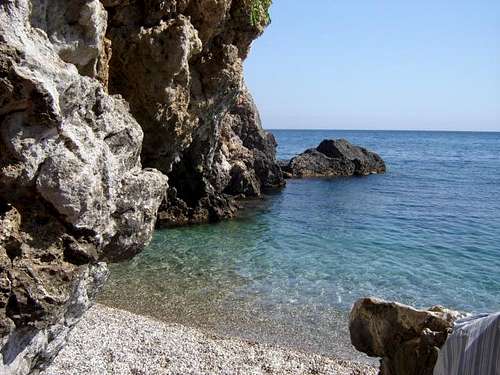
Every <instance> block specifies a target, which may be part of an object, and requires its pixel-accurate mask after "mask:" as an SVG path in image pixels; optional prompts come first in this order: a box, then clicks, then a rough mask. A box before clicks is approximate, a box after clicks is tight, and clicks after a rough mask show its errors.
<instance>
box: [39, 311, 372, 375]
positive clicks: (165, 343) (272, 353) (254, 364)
mask: <svg viewBox="0 0 500 375" xmlns="http://www.w3.org/2000/svg"><path fill="white" fill-rule="evenodd" d="M376 373H377V370H376V369H375V368H374V367H371V366H369V365H366V364H361V363H357V362H351V361H345V360H338V359H334V358H329V357H324V356H320V355H316V354H309V353H307V354H306V353H301V352H297V351H293V350H288V349H284V348H279V347H275V346H270V345H263V344H259V343H255V342H248V341H242V340H238V339H233V338H221V337H216V336H213V335H210V334H207V333H204V332H202V331H199V330H196V329H193V328H189V327H185V326H182V325H178V324H169V323H165V322H161V321H157V320H154V319H152V318H148V317H145V316H141V315H136V314H132V313H130V312H127V311H124V310H118V309H113V308H109V307H106V306H103V305H99V304H97V305H95V306H94V307H93V308H92V309H91V310H90V311H89V312H88V313H87V314H86V315H85V316H84V317H83V319H82V320H81V321H80V322H79V323H78V325H77V326H76V327H75V329H74V330H73V331H72V333H71V335H70V339H69V343H68V345H67V346H66V347H65V348H64V349H63V350H62V351H61V352H60V354H59V356H58V357H57V358H56V360H55V362H54V363H53V364H52V365H51V367H49V368H48V369H47V370H45V371H44V372H42V375H66V374H68V375H69V374H71V375H87V374H92V375H105V374H116V375H150V374H151V375H163V374H165V375H166V374H172V375H173V374H178V375H181V374H193V375H194V374H197V375H198V374H200V375H201V374H227V375H229V374H241V375H247V374H332V375H372V374H373V375H375V374H376Z"/></svg>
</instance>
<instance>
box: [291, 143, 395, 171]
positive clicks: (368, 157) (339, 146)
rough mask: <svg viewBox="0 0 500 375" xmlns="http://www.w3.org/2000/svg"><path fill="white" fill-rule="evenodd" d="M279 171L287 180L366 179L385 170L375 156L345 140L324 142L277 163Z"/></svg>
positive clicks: (378, 157) (379, 158)
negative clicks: (338, 177)
mask: <svg viewBox="0 0 500 375" xmlns="http://www.w3.org/2000/svg"><path fill="white" fill-rule="evenodd" d="M281 168H282V170H283V173H284V174H285V176H286V177H288V178H293V177H335V176H366V175H369V174H375V173H385V171H386V167H385V162H384V161H383V160H382V158H381V157H380V156H379V155H378V154H376V153H374V152H371V151H368V150H367V149H365V148H363V147H359V146H355V145H352V144H351V143H349V142H348V141H346V140H345V139H338V140H333V139H325V140H323V141H322V142H321V143H320V144H319V146H318V147H316V148H311V149H308V150H306V151H304V152H303V153H302V154H300V155H297V156H295V157H294V158H292V159H291V160H290V161H288V162H281Z"/></svg>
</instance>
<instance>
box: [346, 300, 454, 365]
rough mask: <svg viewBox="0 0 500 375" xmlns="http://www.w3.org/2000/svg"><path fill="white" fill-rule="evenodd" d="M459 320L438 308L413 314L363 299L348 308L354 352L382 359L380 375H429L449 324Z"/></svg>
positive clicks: (406, 308)
mask: <svg viewBox="0 0 500 375" xmlns="http://www.w3.org/2000/svg"><path fill="white" fill-rule="evenodd" d="M463 316H464V314H461V313H459V312H457V311H452V310H448V309H445V308H443V307H440V306H435V307H432V308H430V309H429V310H416V309H414V308H412V307H410V306H405V305H402V304H399V303H395V302H386V301H382V300H379V299H375V298H364V299H361V300H359V301H357V302H356V303H355V304H354V307H353V308H352V311H351V315H350V319H349V331H350V333H351V342H352V344H353V345H354V347H355V348H356V349H357V350H359V351H361V352H364V353H366V354H368V355H369V356H370V357H381V358H382V359H381V361H380V374H383V375H432V373H433V369H434V366H435V364H436V361H437V359H438V354H439V349H440V348H441V347H442V346H443V345H444V343H445V341H446V338H447V337H448V334H449V333H450V332H451V330H452V326H453V322H454V321H455V320H456V319H458V318H460V317H463Z"/></svg>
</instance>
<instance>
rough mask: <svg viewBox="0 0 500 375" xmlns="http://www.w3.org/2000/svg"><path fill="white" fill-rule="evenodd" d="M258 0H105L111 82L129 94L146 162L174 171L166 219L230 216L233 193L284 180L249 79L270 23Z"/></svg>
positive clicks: (256, 192)
mask: <svg viewBox="0 0 500 375" xmlns="http://www.w3.org/2000/svg"><path fill="white" fill-rule="evenodd" d="M259 4H260V2H259V1H256V0H251V1H250V0H233V1H230V0H223V1H222V0H218V1H216V0H206V1H187V0H183V1H105V2H104V5H105V6H106V7H107V9H108V11H109V15H110V16H109V26H108V31H107V34H106V35H107V38H108V39H109V40H110V41H111V45H112V51H113V52H112V53H113V57H112V59H111V62H110V67H109V91H110V93H118V94H121V95H123V97H124V98H125V99H126V100H127V101H128V102H129V103H130V108H131V112H132V113H133V115H134V117H135V118H136V119H138V121H139V123H140V124H141V126H142V128H143V130H144V145H143V151H142V160H143V164H144V165H145V166H148V167H153V168H157V169H159V170H160V171H162V172H163V173H165V174H167V175H168V176H169V177H170V181H171V183H170V185H171V186H170V189H169V191H168V199H167V200H166V201H165V202H164V204H163V205H162V206H161V208H160V213H159V222H160V225H165V226H169V225H180V224H188V223H198V222H204V221H215V220H220V219H221V218H225V217H231V216H233V215H234V213H235V210H236V204H235V202H234V200H233V198H232V197H233V196H235V195H240V194H244V195H245V196H260V195H261V193H262V189H263V188H266V187H272V186H281V185H282V184H283V177H282V174H281V171H280V169H279V167H278V166H277V163H276V159H275V143H274V141H273V139H272V138H270V137H269V136H268V135H267V134H266V133H265V132H264V131H263V130H262V127H261V125H260V120H259V117H258V112H257V109H256V107H255V105H254V103H253V100H252V97H251V96H250V93H249V92H248V90H246V88H245V85H244V82H243V59H244V58H245V57H246V56H247V54H248V52H249V48H250V44H251V42H252V41H253V40H254V39H255V38H256V37H257V36H258V35H260V33H261V32H262V31H263V27H264V26H265V22H266V21H265V19H263V20H262V22H260V23H252V21H251V17H250V15H249V12H250V11H251V9H252V7H253V8H255V6H256V5H259ZM260 10H261V11H265V10H264V9H260Z"/></svg>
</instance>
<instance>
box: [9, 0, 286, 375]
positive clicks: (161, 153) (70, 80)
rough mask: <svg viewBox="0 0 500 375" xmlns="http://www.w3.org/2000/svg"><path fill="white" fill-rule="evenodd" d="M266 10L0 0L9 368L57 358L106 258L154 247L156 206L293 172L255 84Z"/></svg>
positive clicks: (196, 202) (173, 209)
mask: <svg viewBox="0 0 500 375" xmlns="http://www.w3.org/2000/svg"><path fill="white" fill-rule="evenodd" d="M265 11H266V9H264V7H263V6H262V4H261V2H259V1H256V0H232V1H231V0H200V1H194V0H178V1H176V0H168V1H161V0H103V1H98V0H75V1H64V0H2V1H1V2H0V345H1V347H2V349H1V352H0V370H1V371H0V372H1V373H2V374H3V373H5V374H25V373H29V372H30V371H31V372H36V371H38V369H40V368H43V367H45V366H47V365H48V364H49V363H50V361H51V360H52V358H53V357H54V356H55V355H56V354H57V352H58V351H59V350H60V348H61V347H62V345H64V342H65V340H66V336H67V333H68V331H69V330H70V329H71V328H72V327H73V326H74V324H75V323H76V322H77V321H78V319H79V318H80V317H81V316H82V314H83V313H84V312H85V310H86V309H88V307H89V306H90V305H91V303H92V301H93V299H94V298H95V295H96V293H98V291H99V289H100V287H101V286H102V284H103V283H104V282H105V279H106V276H107V271H106V265H105V262H106V261H119V260H122V259H127V258H129V257H132V256H133V255H135V254H136V253H137V252H139V251H141V249H142V248H143V247H144V245H145V244H147V243H148V241H149V240H150V238H151V235H152V232H153V229H154V226H155V223H156V219H157V213H158V209H159V207H161V208H160V220H161V221H162V223H163V224H164V225H176V224H186V223H193V222H201V221H210V220H218V219H221V218H225V217H230V216H231V215H233V214H234V210H235V203H234V197H235V196H241V195H245V196H259V195H261V193H262V191H263V189H265V188H270V187H274V186H280V185H282V184H283V179H282V175H281V170H280V168H279V167H278V166H277V165H276V160H275V142H274V139H273V138H272V136H270V135H268V134H266V133H265V132H264V131H263V130H262V128H261V126H260V120H259V116H258V113H257V110H256V108H255V105H254V103H253V100H252V98H251V96H250V94H249V93H248V91H247V90H246V88H245V86H244V83H243V69H242V61H243V59H244V58H245V57H246V55H247V53H248V51H249V48H250V44H251V42H252V40H253V39H255V38H256V37H257V36H258V35H259V34H260V33H261V32H262V31H263V28H264V27H265V24H266V22H267V18H266V17H258V15H259V14H260V15H263V14H265ZM167 176H168V178H167ZM167 179H169V182H168V184H167ZM165 197H167V198H166V199H165Z"/></svg>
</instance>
